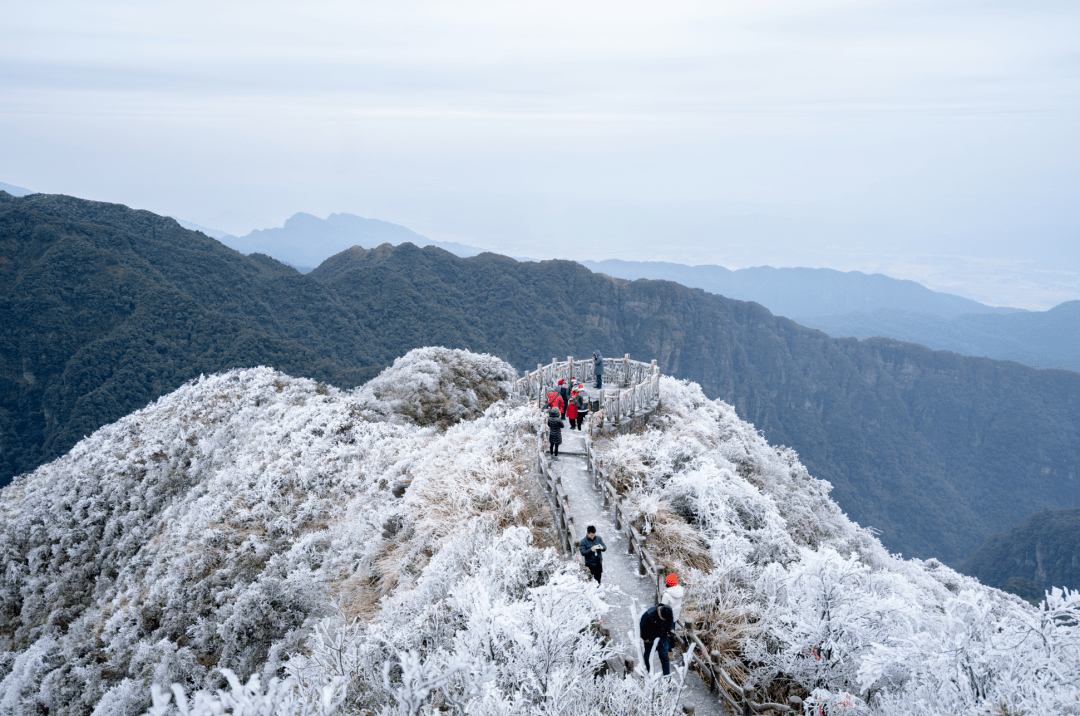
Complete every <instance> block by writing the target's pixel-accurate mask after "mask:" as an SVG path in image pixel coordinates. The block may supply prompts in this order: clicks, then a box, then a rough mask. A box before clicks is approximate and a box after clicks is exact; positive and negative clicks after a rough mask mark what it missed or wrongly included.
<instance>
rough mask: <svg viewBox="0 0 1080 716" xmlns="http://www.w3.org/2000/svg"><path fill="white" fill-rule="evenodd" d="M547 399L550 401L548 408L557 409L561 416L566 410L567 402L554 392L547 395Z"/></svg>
mask: <svg viewBox="0 0 1080 716" xmlns="http://www.w3.org/2000/svg"><path fill="white" fill-rule="evenodd" d="M547 399H548V407H549V408H555V409H556V410H558V411H559V414H560V415H561V414H562V412H563V411H564V410H565V409H566V408H565V406H566V402H565V401H564V400H563V399H562V396H560V395H559V394H558V393H557V392H555V391H554V390H553V391H551V392H550V393H548V394H547Z"/></svg>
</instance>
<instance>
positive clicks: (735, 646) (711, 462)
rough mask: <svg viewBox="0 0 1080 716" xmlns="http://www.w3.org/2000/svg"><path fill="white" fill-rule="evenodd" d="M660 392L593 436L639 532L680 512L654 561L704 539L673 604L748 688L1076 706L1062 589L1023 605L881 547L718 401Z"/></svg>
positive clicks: (872, 706) (1038, 708)
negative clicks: (642, 421)
mask: <svg viewBox="0 0 1080 716" xmlns="http://www.w3.org/2000/svg"><path fill="white" fill-rule="evenodd" d="M661 395H662V400H663V410H662V411H661V413H660V414H659V415H656V416H654V417H653V418H652V419H651V420H650V428H649V429H648V430H646V431H644V432H643V433H642V434H640V435H627V436H622V437H619V438H616V439H614V440H598V441H597V444H596V447H597V448H598V449H599V450H600V451H601V453H602V456H603V458H604V460H605V462H606V465H608V466H610V467H611V469H612V473H613V474H616V475H622V476H623V477H621V478H620V481H621V482H623V483H626V484H627V486H628V488H629V492H630V494H628V495H627V500H628V503H627V504H628V512H629V513H630V514H631V515H632V516H633V517H634V518H635V519H636V524H637V525H638V526H639V528H640V529H642V530H643V531H651V532H652V533H653V534H656V532H657V531H658V526H659V525H662V524H664V523H665V522H670V521H671V519H672V518H671V516H670V515H671V514H675V515H678V516H679V517H680V518H681V519H682V520H683V521H684V524H685V527H683V528H682V529H680V530H670V531H669V532H668V534H667V535H665V539H663V540H656V541H655V542H654V543H653V545H655V547H656V548H657V549H658V550H660V551H662V552H663V554H664V555H665V556H664V559H663V561H664V562H665V563H677V559H678V553H679V552H683V553H685V554H686V555H687V556H690V555H693V554H694V553H695V552H696V551H697V550H698V549H699V547H698V546H697V544H696V543H695V540H696V539H697V540H702V539H703V540H704V541H705V543H706V544H707V546H708V553H709V556H710V558H711V560H712V562H713V567H712V569H701V570H692V569H689V570H687V573H685V574H682V575H680V576H681V577H682V582H683V583H684V585H685V586H687V587H688V594H687V603H686V605H685V606H684V611H683V613H684V615H686V616H687V617H688V618H690V619H694V620H696V621H697V623H698V626H699V631H700V633H701V634H702V636H703V640H704V641H705V642H706V644H707V646H708V647H709V648H710V649H715V650H718V651H720V653H721V660H722V661H723V662H724V663H725V664H726V669H727V670H728V671H729V673H732V674H733V675H734V676H735V677H736V678H737V679H739V680H740V681H742V682H743V683H747V684H749V685H750V686H751V687H753V688H755V689H757V690H758V693H759V696H760V697H761V698H762V699H763V700H783V698H785V697H786V696H787V695H790V694H795V695H799V696H801V697H804V700H805V703H806V708H807V710H808V712H809V711H813V712H814V713H817V712H818V707H819V706H820V707H821V709H822V710H823V711H827V712H828V713H850V714H859V713H870V712H873V713H883V714H923V713H925V714H941V713H956V714H959V713H971V714H976V713H978V714H984V713H985V714H990V713H1021V712H1026V713H1069V712H1070V711H1069V709H1074V710H1076V711H1077V712H1078V713H1080V707H1078V704H1080V701H1078V699H1080V626H1078V625H1080V598H1077V596H1076V595H1075V594H1073V593H1068V592H1059V593H1055V594H1052V595H1048V602H1046V603H1044V606H1043V609H1042V611H1037V610H1035V609H1033V608H1031V607H1029V606H1027V605H1026V604H1024V603H1023V602H1022V601H1021V600H1019V599H1018V598H1015V597H1012V596H1011V595H1006V594H1003V593H1002V592H999V591H997V590H994V589H989V588H986V587H983V586H982V585H980V584H978V582H976V581H975V580H973V579H971V578H969V577H965V576H963V575H960V574H957V573H956V572H955V571H953V570H951V569H949V568H948V567H945V566H944V565H942V564H941V563H940V562H937V561H936V560H928V561H927V562H921V561H919V560H910V561H905V560H902V559H899V558H897V557H893V556H891V555H889V554H888V553H887V552H886V551H885V550H884V548H882V546H881V544H880V542H878V540H877V539H876V538H875V537H874V536H873V534H872V533H871V532H870V531H869V530H866V529H862V528H860V527H859V526H858V525H856V524H854V523H853V522H851V521H850V520H849V519H847V517H846V516H844V515H843V514H842V513H841V512H840V510H839V509H838V507H837V506H836V504H835V503H834V502H832V500H830V499H829V497H828V493H829V490H830V489H831V487H830V485H829V484H828V483H827V482H825V481H822V480H816V479H814V478H812V477H811V476H810V475H809V474H808V473H807V471H806V469H805V467H803V466H802V465H801V463H799V460H798V456H797V455H796V454H795V453H794V451H792V450H790V449H787V448H776V447H773V446H770V445H769V444H768V443H767V442H766V441H765V440H764V438H763V437H762V436H761V435H760V434H758V433H757V432H756V431H755V430H754V429H753V426H751V425H748V424H747V423H745V422H743V421H741V420H739V418H738V417H737V416H736V415H735V412H734V410H733V409H732V408H731V406H728V405H726V404H725V403H723V402H721V401H709V400H706V399H705V397H704V395H702V394H701V391H700V388H699V387H698V386H696V385H693V384H689V383H686V382H680V381H675V380H673V379H670V378H666V377H665V378H663V379H662V380H661ZM686 528H690V530H692V531H691V532H687V531H686ZM653 545H651V546H653ZM994 709H997V711H994Z"/></svg>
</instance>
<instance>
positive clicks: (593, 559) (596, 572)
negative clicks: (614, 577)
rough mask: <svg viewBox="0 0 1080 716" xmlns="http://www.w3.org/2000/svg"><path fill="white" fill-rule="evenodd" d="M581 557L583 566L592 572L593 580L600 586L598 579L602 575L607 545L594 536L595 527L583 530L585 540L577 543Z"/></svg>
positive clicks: (597, 536) (590, 526) (601, 539)
mask: <svg viewBox="0 0 1080 716" xmlns="http://www.w3.org/2000/svg"><path fill="white" fill-rule="evenodd" d="M578 549H580V550H581V556H582V557H583V558H584V559H585V566H586V567H588V568H589V571H590V572H592V576H593V579H595V580H596V583H597V584H600V577H601V575H602V574H603V573H604V550H605V549H607V545H606V544H604V539H603V538H602V537H600V536H599V535H597V534H596V527H594V526H592V525H589V526H588V527H586V528H585V539H583V540H581V542H579V543H578Z"/></svg>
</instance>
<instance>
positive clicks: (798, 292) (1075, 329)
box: [581, 259, 1080, 371]
mask: <svg viewBox="0 0 1080 716" xmlns="http://www.w3.org/2000/svg"><path fill="white" fill-rule="evenodd" d="M581 263H582V264H583V265H585V266H587V267H589V268H590V269H592V270H593V271H598V272H601V273H606V274H608V275H609V276H616V277H618V278H625V279H638V278H647V279H663V280H667V281H675V282H677V283H681V284H683V285H684V286H692V287H695V288H701V289H704V290H706V291H709V292H710V293H715V294H717V295H721V296H727V297H728V298H737V299H739V300H742V301H755V302H757V303H760V304H761V305H763V306H765V307H766V308H768V309H769V310H770V311H772V312H773V313H775V314H777V315H782V316H786V317H788V318H791V319H792V320H794V321H796V322H797V323H801V324H802V325H804V326H807V327H809V328H817V329H818V330H821V331H824V332H825V333H828V334H829V335H830V336H833V337H836V338H844V337H855V338H859V339H864V338H874V337H878V336H880V337H886V338H894V339H896V340H900V341H907V342H909V343H918V344H920V345H924V346H928V347H930V348H933V349H935V350H949V351H954V352H956V353H960V354H962V355H969V356H984V357H987V358H996V359H999V360H1012V361H1016V362H1018V363H1023V364H1025V365H1030V366H1032V367H1034V368H1066V369H1069V370H1075V371H1080V301H1068V302H1066V303H1063V304H1061V305H1059V306H1057V307H1055V308H1052V309H1050V310H1049V311H1025V310H1022V309H1017V308H998V307H993V306H987V305H985V304H982V303H979V302H977V301H972V300H970V299H967V298H963V297H961V296H954V295H952V294H948V293H940V292H937V291H931V290H930V289H928V288H926V287H925V286H922V285H921V284H918V283H916V282H914V281H903V280H900V279H894V278H890V277H888V276H883V275H882V274H864V273H861V272H859V271H849V272H841V271H833V270H831V269H810V268H772V267H769V266H760V267H756V268H747V269H738V270H736V271H732V270H729V269H726V268H724V267H723V266H684V265H681V264H672V263H661V262H644V261H620V260H615V259H613V260H608V261H582V262H581Z"/></svg>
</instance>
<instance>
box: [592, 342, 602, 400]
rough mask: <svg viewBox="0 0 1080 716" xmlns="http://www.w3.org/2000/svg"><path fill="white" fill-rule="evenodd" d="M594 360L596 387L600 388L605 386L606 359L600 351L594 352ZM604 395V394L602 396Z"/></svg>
mask: <svg viewBox="0 0 1080 716" xmlns="http://www.w3.org/2000/svg"><path fill="white" fill-rule="evenodd" d="M592 360H593V376H595V377H596V389H597V390H600V389H601V388H603V387H604V359H603V357H602V356H601V355H600V351H593V352H592ZM600 397H601V398H602V397H604V396H603V395H601V396H600Z"/></svg>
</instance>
